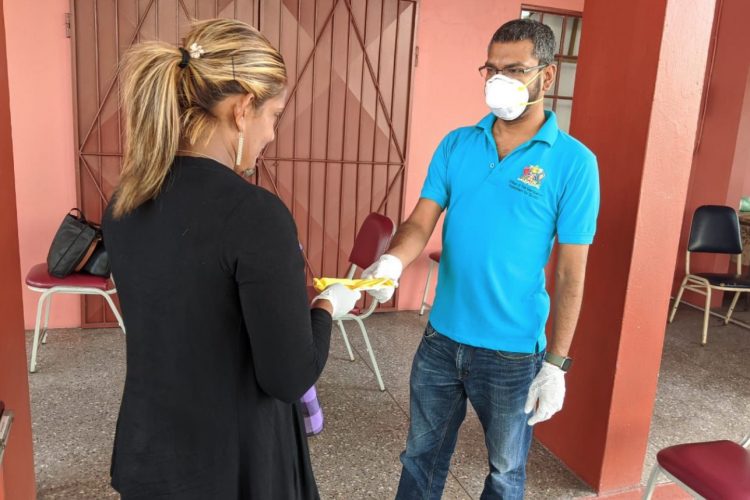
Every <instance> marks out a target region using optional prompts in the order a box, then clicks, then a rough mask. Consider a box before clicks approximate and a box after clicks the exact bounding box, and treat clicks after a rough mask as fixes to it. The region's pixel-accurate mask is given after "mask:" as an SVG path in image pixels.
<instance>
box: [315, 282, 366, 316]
mask: <svg viewBox="0 0 750 500" xmlns="http://www.w3.org/2000/svg"><path fill="white" fill-rule="evenodd" d="M360 298H362V293H361V292H359V291H357V290H352V289H350V288H348V287H346V286H344V285H342V284H340V283H337V284H335V285H331V286H329V287H328V288H326V289H325V290H323V291H322V292H321V293H320V295H318V296H317V297H315V298H314V299H313V303H314V302H315V301H316V300H327V301H328V302H330V303H331V306H333V313H331V316H332V317H333V319H338V318H340V317H341V316H344V315H345V314H347V313H348V312H349V311H351V310H352V309H354V306H355V305H357V302H358V301H359V299H360Z"/></svg>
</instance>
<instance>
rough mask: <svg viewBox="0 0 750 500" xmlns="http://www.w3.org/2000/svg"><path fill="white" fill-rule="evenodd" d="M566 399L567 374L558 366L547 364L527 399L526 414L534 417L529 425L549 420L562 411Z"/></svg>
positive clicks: (532, 383)
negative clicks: (532, 413)
mask: <svg viewBox="0 0 750 500" xmlns="http://www.w3.org/2000/svg"><path fill="white" fill-rule="evenodd" d="M564 399H565V372H564V371H562V370H561V369H560V368H558V367H557V366H555V365H553V364H551V363H547V362H546V361H545V362H544V364H543V365H542V369H541V370H539V373H538V374H537V376H536V377H535V378H534V380H533V381H532V382H531V387H530V388H529V396H528V397H527V398H526V406H525V407H524V410H523V411H524V412H526V414H529V413H531V412H532V411H534V409H535V408H536V411H535V412H534V415H532V416H531V418H530V419H529V422H528V423H529V425H534V424H538V423H539V422H544V421H545V420H549V418H550V417H552V415H554V414H555V413H557V412H558V411H560V409H561V408H562V406H563V400H564Z"/></svg>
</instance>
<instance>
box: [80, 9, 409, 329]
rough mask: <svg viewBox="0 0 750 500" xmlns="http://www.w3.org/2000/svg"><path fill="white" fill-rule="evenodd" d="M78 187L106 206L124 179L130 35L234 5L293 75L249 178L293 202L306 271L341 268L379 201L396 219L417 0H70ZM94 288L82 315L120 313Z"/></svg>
mask: <svg viewBox="0 0 750 500" xmlns="http://www.w3.org/2000/svg"><path fill="white" fill-rule="evenodd" d="M71 3H72V39H73V78H74V85H73V88H74V100H75V106H74V108H75V120H76V127H75V130H76V151H77V169H76V171H77V175H78V179H77V182H78V187H79V190H78V196H79V203H80V204H81V206H82V208H83V210H84V212H85V213H86V215H87V216H88V217H89V218H91V219H92V220H97V219H99V218H100V217H101V214H102V212H103V209H104V207H105V206H106V203H107V201H108V200H109V198H110V196H111V194H112V192H113V190H114V188H115V186H116V185H117V182H118V179H119V172H120V164H121V155H122V135H121V132H122V117H121V114H120V110H119V107H118V99H117V98H118V92H119V79H118V73H117V68H118V65H119V59H120V57H121V56H122V54H123V52H124V51H125V50H127V48H128V47H130V46H131V45H132V44H134V43H138V42H140V41H145V40H164V41H168V42H171V43H174V44H178V43H179V41H180V40H181V38H182V36H184V34H185V31H186V29H187V26H188V23H189V19H193V18H195V19H206V18H213V17H231V18H235V19H240V20H242V21H245V22H247V23H249V24H252V25H254V26H255V27H257V28H259V29H260V30H261V31H262V32H263V34H264V35H265V36H266V37H268V39H269V40H270V41H271V42H272V43H273V44H274V45H275V46H276V47H278V48H279V49H280V51H281V53H282V55H283V56H284V60H285V61H286V64H287V72H288V74H289V80H290V91H289V100H288V104H287V107H286V109H285V111H284V114H283V116H282V118H281V119H280V120H279V124H278V134H277V139H276V141H275V142H274V143H272V144H271V145H269V147H268V149H267V151H265V153H264V155H263V156H262V157H261V159H260V160H259V168H258V170H257V172H256V175H255V178H254V179H253V182H255V183H257V184H259V185H261V186H263V187H266V188H267V189H269V190H271V191H274V192H276V193H277V194H278V195H279V196H280V197H281V199H282V200H284V202H285V203H286V204H287V206H288V207H289V208H290V210H291V211H292V213H293V215H294V218H295V220H296V222H297V227H298V230H299V236H300V240H301V241H302V244H303V245H304V247H305V250H306V254H307V258H308V262H309V269H308V273H309V274H311V275H312V274H314V275H318V276H320V275H324V276H341V275H343V274H344V273H345V270H346V261H347V257H348V255H349V251H350V249H351V246H352V243H353V241H354V236H355V234H356V230H357V228H359V226H360V224H361V223H362V221H363V220H364V218H365V217H366V216H367V214H368V213H370V212H372V211H379V212H381V213H384V214H386V215H388V216H389V217H390V218H391V219H393V220H394V221H396V222H400V217H401V213H402V203H403V184H404V182H403V181H404V169H405V160H406V140H407V131H408V125H409V109H410V89H411V76H412V67H413V57H414V54H413V47H414V36H415V21H416V9H417V2H416V1H415V0H244V1H243V0H132V1H118V0H73V1H72V2H71ZM99 300H100V299H97V298H86V299H85V301H84V305H83V315H82V322H83V324H84V326H90V327H93V326H100V325H104V324H112V320H113V318H111V317H110V315H109V314H110V313H108V312H107V308H106V307H104V306H103V304H102V303H100V301H99Z"/></svg>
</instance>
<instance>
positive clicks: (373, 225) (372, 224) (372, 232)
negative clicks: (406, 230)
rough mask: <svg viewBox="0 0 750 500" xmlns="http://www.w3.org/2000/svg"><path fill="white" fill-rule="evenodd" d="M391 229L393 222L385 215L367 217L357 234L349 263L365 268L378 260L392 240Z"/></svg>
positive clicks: (376, 214)
mask: <svg viewBox="0 0 750 500" xmlns="http://www.w3.org/2000/svg"><path fill="white" fill-rule="evenodd" d="M393 227H394V226H393V221H392V220H391V219H389V218H388V217H386V216H385V215H380V214H378V213H371V214H370V215H368V216H367V218H366V219H365V221H364V222H363V223H362V227H360V228H359V231H358V232H357V237H356V238H355V240H354V247H353V248H352V253H350V254H349V262H351V263H352V264H355V265H356V266H358V267H361V268H366V267H369V266H370V265H371V264H372V263H373V262H375V261H376V260H378V258H379V257H380V256H381V255H383V254H384V253H385V251H386V250H388V245H389V244H390V243H391V238H393Z"/></svg>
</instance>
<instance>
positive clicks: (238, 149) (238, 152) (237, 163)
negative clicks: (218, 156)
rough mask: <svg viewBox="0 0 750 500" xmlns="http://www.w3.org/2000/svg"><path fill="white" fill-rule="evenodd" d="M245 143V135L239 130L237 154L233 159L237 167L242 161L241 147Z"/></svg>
mask: <svg viewBox="0 0 750 500" xmlns="http://www.w3.org/2000/svg"><path fill="white" fill-rule="evenodd" d="M244 145H245V136H244V135H243V133H242V132H240V139H239V141H237V156H236V158H235V159H234V165H235V166H237V167H239V166H240V163H241V162H242V148H243V146H244Z"/></svg>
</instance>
